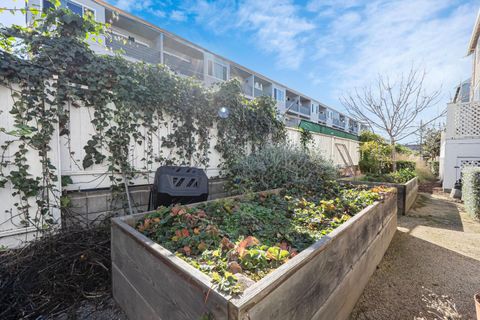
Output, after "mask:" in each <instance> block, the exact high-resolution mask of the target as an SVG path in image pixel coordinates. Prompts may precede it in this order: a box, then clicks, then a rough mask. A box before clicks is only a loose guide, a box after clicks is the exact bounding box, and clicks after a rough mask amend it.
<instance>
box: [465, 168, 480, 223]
mask: <svg viewBox="0 0 480 320" xmlns="http://www.w3.org/2000/svg"><path fill="white" fill-rule="evenodd" d="M462 198H463V202H464V203H465V209H466V211H467V212H468V214H470V215H471V216H472V217H473V218H476V219H480V167H467V168H465V169H463V171H462Z"/></svg>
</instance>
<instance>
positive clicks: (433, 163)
mask: <svg viewBox="0 0 480 320" xmlns="http://www.w3.org/2000/svg"><path fill="white" fill-rule="evenodd" d="M428 165H429V166H430V171H432V173H433V175H434V176H435V177H438V175H439V173H440V172H439V170H440V163H439V162H438V161H429V162H428Z"/></svg>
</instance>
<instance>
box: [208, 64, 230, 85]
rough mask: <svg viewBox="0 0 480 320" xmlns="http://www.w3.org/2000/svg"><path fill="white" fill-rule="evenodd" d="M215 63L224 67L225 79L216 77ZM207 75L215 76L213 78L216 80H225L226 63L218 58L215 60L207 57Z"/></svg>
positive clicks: (226, 77)
mask: <svg viewBox="0 0 480 320" xmlns="http://www.w3.org/2000/svg"><path fill="white" fill-rule="evenodd" d="M216 65H219V66H221V67H223V68H225V69H224V70H225V79H223V78H219V77H217V75H216V73H215V72H216V70H217V68H216ZM210 72H211V73H210ZM207 75H208V76H209V77H212V78H215V79H218V80H222V81H227V80H228V65H227V64H225V63H223V62H221V61H219V60H216V59H207Z"/></svg>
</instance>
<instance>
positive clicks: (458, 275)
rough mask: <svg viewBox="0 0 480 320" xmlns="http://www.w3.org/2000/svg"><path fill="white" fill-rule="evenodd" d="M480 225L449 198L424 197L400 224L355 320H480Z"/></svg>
mask: <svg viewBox="0 0 480 320" xmlns="http://www.w3.org/2000/svg"><path fill="white" fill-rule="evenodd" d="M478 291H480V222H478V221H473V220H472V219H471V218H470V217H469V216H468V215H467V214H466V213H465V212H464V210H463V206H462V204H460V203H457V202H454V201H452V200H450V199H449V198H448V197H447V196H446V195H445V194H435V193H434V194H426V193H421V194H419V197H418V198H417V202H416V204H415V207H414V208H413V209H412V210H410V212H409V213H408V214H407V215H406V216H403V217H401V218H400V219H399V221H398V230H397V233H396V234H395V236H394V238H393V240H392V243H391V244H390V247H389V249H388V250H387V252H386V254H385V257H384V259H383V260H382V262H381V263H380V265H379V266H378V268H377V270H376V271H375V273H374V275H373V276H372V278H371V279H370V281H369V283H368V285H367V287H366V288H365V291H364V292H363V294H362V296H361V298H360V300H359V301H358V303H357V305H356V307H355V309H354V311H353V313H352V315H351V319H362V320H366V319H382V320H383V319H417V320H419V319H472V320H473V319H476V318H475V305H474V301H473V295H474V293H475V292H478Z"/></svg>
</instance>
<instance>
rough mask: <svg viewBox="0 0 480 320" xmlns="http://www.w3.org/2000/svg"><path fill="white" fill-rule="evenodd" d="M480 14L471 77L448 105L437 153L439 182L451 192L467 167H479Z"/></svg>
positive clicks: (474, 35) (471, 45) (470, 49)
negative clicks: (438, 158)
mask: <svg viewBox="0 0 480 320" xmlns="http://www.w3.org/2000/svg"><path fill="white" fill-rule="evenodd" d="M479 36H480V14H479V15H478V16H477V20H476V22H475V25H474V28H473V32H472V36H471V39H470V43H469V46H468V50H467V54H468V55H470V56H471V57H472V77H471V79H469V80H466V81H464V82H462V83H460V84H459V85H458V86H457V87H456V90H455V94H454V97H453V99H452V102H450V103H449V104H447V123H446V130H445V132H444V133H443V134H442V140H441V149H440V178H441V179H442V180H443V189H445V190H450V189H452V188H453V186H454V184H455V182H456V181H457V180H459V179H460V178H461V172H462V169H463V168H464V167H466V166H480V41H479Z"/></svg>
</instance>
